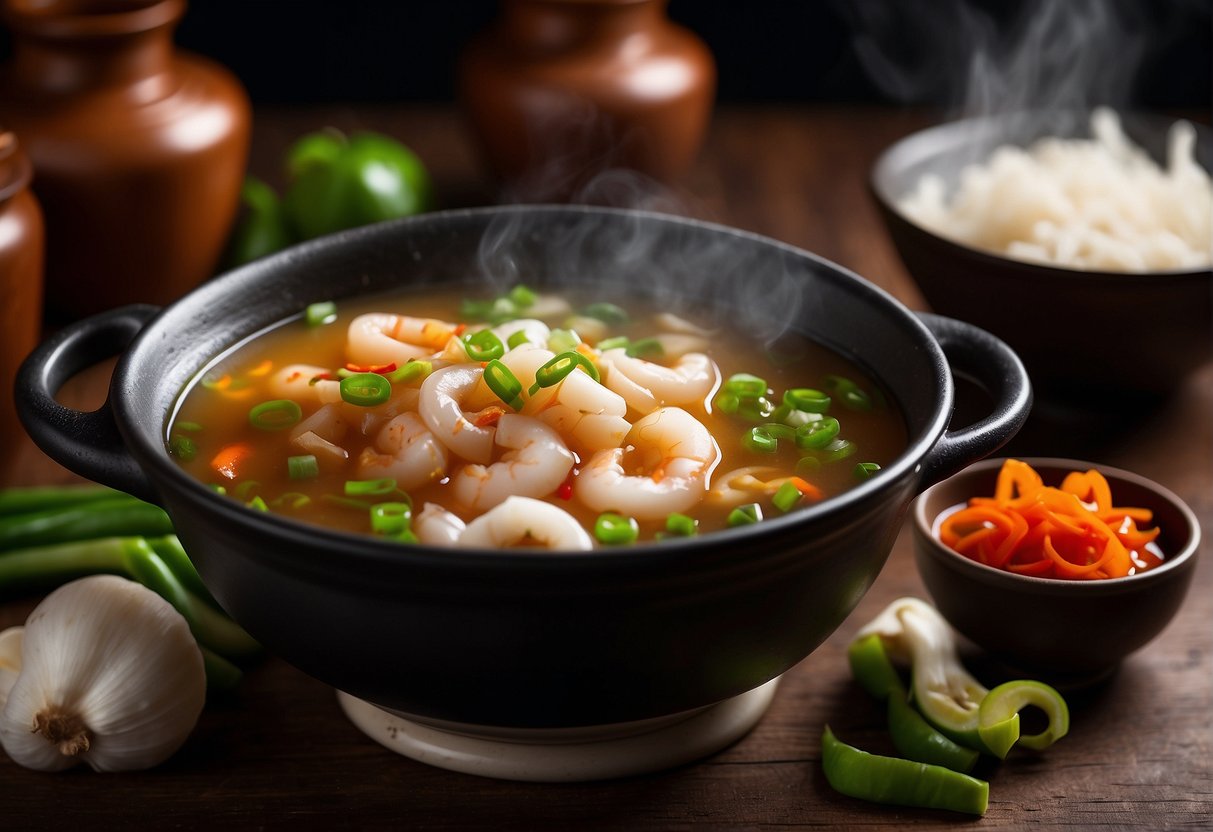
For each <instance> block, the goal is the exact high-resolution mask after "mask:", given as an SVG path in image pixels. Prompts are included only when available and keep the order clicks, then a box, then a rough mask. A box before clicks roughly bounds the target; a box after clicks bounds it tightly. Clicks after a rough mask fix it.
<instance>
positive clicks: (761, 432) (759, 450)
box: [741, 427, 779, 454]
mask: <svg viewBox="0 0 1213 832" xmlns="http://www.w3.org/2000/svg"><path fill="white" fill-rule="evenodd" d="M741 445H742V447H743V448H745V449H746V450H747V451H753V452H754V453H756V454H773V453H775V452H776V451H778V450H779V440H778V439H776V438H775V437H774V436H772V435H771V434H770V433H768V432H767V429H766V428H764V427H757V428H750V429H749V430H748V431H746V432H745V433H744V434H743V435H742V437H741Z"/></svg>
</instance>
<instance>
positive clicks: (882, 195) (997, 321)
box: [871, 112, 1213, 414]
mask: <svg viewBox="0 0 1213 832" xmlns="http://www.w3.org/2000/svg"><path fill="white" fill-rule="evenodd" d="M1175 121H1176V119H1172V118H1165V117H1162V116H1155V115H1146V114H1123V115H1122V116H1121V122H1122V128H1123V130H1124V132H1125V135H1126V136H1128V137H1129V139H1130V140H1131V141H1132V142H1133V143H1134V144H1136V145H1138V146H1140V147H1141V148H1143V149H1144V150H1145V151H1146V152H1147V153H1148V154H1149V155H1150V156H1151V157H1152V158H1154V159H1155V160H1156V161H1160V162H1165V147H1166V140H1167V131H1168V129H1169V128H1170V126H1171V125H1172V124H1173V123H1174V122H1175ZM1089 123H1090V114H1089V113H1072V112H1059V113H1028V114H1011V115H1008V116H1005V117H981V118H970V119H962V120H960V121H953V122H949V123H946V124H941V125H937V126H934V127H930V128H928V129H926V130H921V131H919V132H916V133H913V134H912V135H909V136H907V137H905V138H903V139H901V140H900V141H898V142H896V143H895V144H893V145H892V146H891V147H889V148H888V149H887V150H885V152H884V153H883V154H881V156H880V158H879V159H878V160H877V161H876V164H875V166H874V168H873V171H872V176H871V190H872V194H873V196H874V198H875V201H876V204H877V207H878V208H879V210H880V214H881V217H882V218H883V220H884V223H885V225H886V227H887V228H888V231H889V234H890V237H891V238H892V241H893V244H894V246H895V247H896V249H897V253H898V254H899V255H900V257H901V259H902V261H903V262H904V263H905V266H906V269H907V270H908V271H909V273H910V275H911V276H912V277H913V278H914V281H915V283H916V284H917V285H918V288H919V290H920V291H921V292H922V295H923V297H924V298H925V299H926V301H927V303H928V304H929V305H930V306H931V309H932V310H934V311H935V312H937V313H939V314H940V315H946V316H948V317H951V318H957V319H959V320H963V321H968V322H969V323H972V324H974V325H976V326H979V327H981V328H982V329H985V330H986V331H988V332H992V333H993V334H994V335H996V336H998V337H999V338H1001V339H1002V340H1003V341H1005V342H1007V343H1008V344H1010V346H1011V348H1012V349H1014V350H1015V352H1016V353H1017V354H1018V355H1019V356H1020V358H1021V359H1023V362H1024V365H1025V366H1026V367H1027V369H1028V374H1029V376H1031V378H1032V386H1033V388H1034V390H1035V392H1036V397H1037V402H1038V403H1040V404H1042V405H1044V406H1045V408H1047V409H1050V410H1058V409H1060V410H1061V411H1063V412H1068V411H1072V410H1074V409H1079V410H1082V411H1088V412H1106V411H1109V410H1114V411H1117V412H1118V413H1120V414H1123V413H1124V412H1125V405H1126V404H1127V403H1128V401H1129V400H1132V401H1133V402H1135V403H1139V404H1142V405H1147V404H1150V403H1153V402H1157V401H1159V400H1162V399H1164V398H1166V397H1167V396H1168V395H1170V394H1171V393H1173V392H1174V391H1175V390H1176V389H1177V388H1178V387H1179V386H1180V384H1181V383H1182V382H1183V380H1184V379H1185V378H1186V377H1188V376H1189V375H1190V374H1191V373H1193V372H1194V371H1195V370H1197V369H1198V368H1200V367H1202V366H1204V365H1205V364H1206V363H1207V362H1209V361H1210V359H1213V270H1210V269H1208V268H1204V269H1192V270H1175V271H1166V272H1146V273H1131V272H1111V271H1098V270H1080V269H1076V268H1069V267H1064V266H1055V265H1049V264H1044V263H1033V262H1028V261H1026V260H1016V259H1012V258H1010V257H1006V256H1003V255H1001V254H999V253H997V252H990V251H985V250H981V249H977V248H973V247H971V246H968V245H965V244H963V243H960V242H957V241H955V240H951V239H948V238H946V237H943V236H940V235H938V234H936V233H934V232H932V231H929V230H927V229H926V228H924V227H923V226H921V225H919V224H918V223H916V222H915V221H913V220H912V219H910V218H909V217H908V216H907V215H906V214H905V213H904V212H903V211H902V209H901V207H900V202H901V200H902V199H904V198H905V197H906V196H907V195H908V194H909V193H910V192H911V191H913V190H914V188H915V187H916V186H917V184H918V182H919V180H920V179H921V178H922V177H923V176H924V175H927V174H932V175H937V176H939V177H941V178H942V179H943V181H944V184H945V186H946V187H948V188H949V189H951V188H955V187H956V186H957V184H958V181H959V178H960V174H961V171H962V170H963V169H964V168H965V167H966V166H967V165H970V164H974V163H981V162H984V161H985V160H986V159H988V158H989V156H990V154H991V153H992V152H993V150H994V149H995V148H996V147H998V146H1000V145H1015V146H1019V147H1027V146H1029V145H1030V144H1031V143H1032V142H1034V141H1035V140H1037V139H1040V138H1043V137H1045V136H1056V137H1063V138H1072V137H1085V136H1088V135H1089V129H1088V125H1089ZM1195 126H1196V132H1197V140H1196V146H1195V149H1194V152H1195V155H1196V159H1197V162H1198V163H1200V164H1201V165H1202V166H1203V167H1204V168H1205V169H1206V170H1210V169H1213V132H1211V131H1210V130H1209V129H1208V128H1207V127H1204V126H1202V125H1195Z"/></svg>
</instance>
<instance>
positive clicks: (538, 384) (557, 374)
mask: <svg viewBox="0 0 1213 832" xmlns="http://www.w3.org/2000/svg"><path fill="white" fill-rule="evenodd" d="M578 367H580V368H581V369H583V370H585V372H586V374H587V375H588V376H589V377H590V378H592V379H594V381H601V380H602V377H601V376H600V375H598V368H597V367H595V366H594V362H593V361H590V359H588V358H586V357H585V356H584V355H582V354H581V353H579V352H572V351H570V352H562V353H560V354H559V355H557V356H556V357H555V358H552V359H550V360H549V361H548V362H547V363H546V364H544V365H543V366H542V367H540V368H539V369H538V370H536V371H535V383H534V384H532V385H531V389H530V390H529V391H528V392H529V394H530V395H532V396H533V395H535V394H536V393H538V392H539V390H540V389H541V388H543V387H553V386H555V385H557V384H559V383H560V382H562V381H564V380H565V378H567V377H568V375H569V373H571V372H573V371H574V370H576V369H577V368H578Z"/></svg>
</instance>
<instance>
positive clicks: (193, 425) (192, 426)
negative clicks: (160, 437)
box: [173, 422, 202, 433]
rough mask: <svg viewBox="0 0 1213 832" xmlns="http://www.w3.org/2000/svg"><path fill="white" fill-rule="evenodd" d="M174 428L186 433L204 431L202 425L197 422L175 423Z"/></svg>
mask: <svg viewBox="0 0 1213 832" xmlns="http://www.w3.org/2000/svg"><path fill="white" fill-rule="evenodd" d="M173 427H175V428H176V429H177V430H183V431H185V432H186V433H198V432H199V431H200V430H202V425H200V424H198V423H197V422H174V423H173Z"/></svg>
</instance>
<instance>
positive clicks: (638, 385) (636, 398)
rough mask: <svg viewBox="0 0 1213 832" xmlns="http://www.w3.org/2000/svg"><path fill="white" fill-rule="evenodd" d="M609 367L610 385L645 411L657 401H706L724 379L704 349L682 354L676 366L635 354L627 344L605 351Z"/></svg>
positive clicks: (631, 403)
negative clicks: (654, 361) (634, 355)
mask: <svg viewBox="0 0 1213 832" xmlns="http://www.w3.org/2000/svg"><path fill="white" fill-rule="evenodd" d="M602 364H603V365H605V367H606V368H607V372H606V379H605V382H606V386H607V387H609V388H611V389H612V390H614V391H615V392H616V393H618V394H619V395H621V396H623V397H624V398H625V399H627V401H628V404H630V405H632V406H633V407H634V408H635V409H637V410H639V411H640V412H641V413H648V412H650V411H651V410H652V409H653V406H654V405H684V404H694V403H696V402H702V401H704V399H706V398H707V397H708V396H709V395H711V393H712V389H713V388H714V387H715V386H716V384H717V383H718V382H719V380H720V372H719V370H717V368H716V364H715V362H714V361H712V359H710V358H708V357H707V356H706V355H704V354H703V353H701V352H688V353H684V354H682V355H680V356H679V357H678V360H677V361H676V362H675V363H674V366H672V367H666V366H663V365H661V364H655V363H653V362H652V361H646V360H644V359H643V358H634V357H632V356H630V355H628V354H627V351H626V350H624V349H623V348H617V349H613V350H607V351H606V352H604V353H603V354H602Z"/></svg>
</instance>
